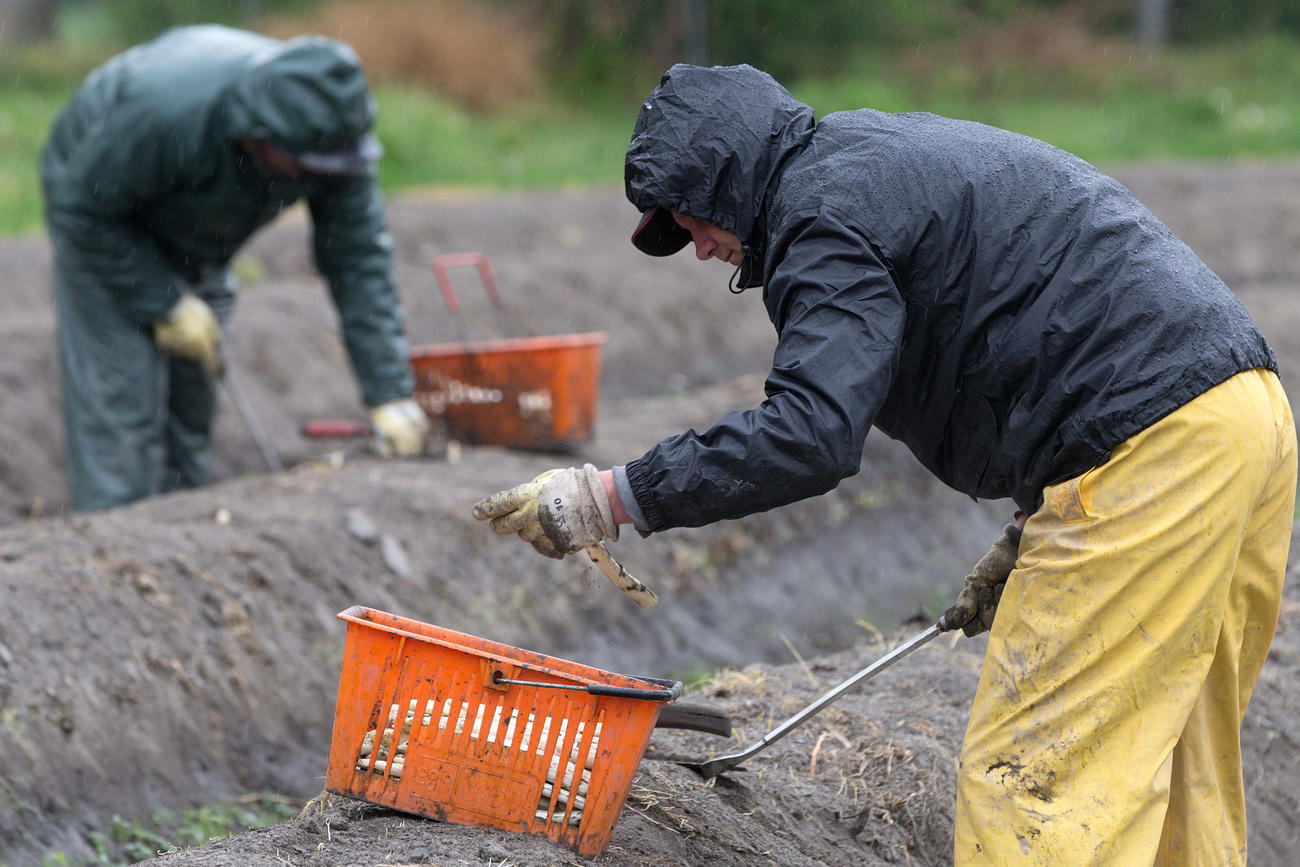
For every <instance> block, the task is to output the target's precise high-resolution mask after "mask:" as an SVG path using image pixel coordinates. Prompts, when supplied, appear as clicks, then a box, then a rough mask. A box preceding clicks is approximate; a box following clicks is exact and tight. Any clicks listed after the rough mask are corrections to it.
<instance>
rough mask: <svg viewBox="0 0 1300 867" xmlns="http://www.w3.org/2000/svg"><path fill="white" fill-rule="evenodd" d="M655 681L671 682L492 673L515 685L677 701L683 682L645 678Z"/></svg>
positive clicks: (608, 695) (494, 677) (618, 696)
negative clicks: (613, 682)
mask: <svg viewBox="0 0 1300 867" xmlns="http://www.w3.org/2000/svg"><path fill="white" fill-rule="evenodd" d="M645 679H646V680H651V681H654V682H655V683H663V684H671V686H667V687H665V688H664V689H638V688H636V687H631V686H609V685H607V684H603V683H589V684H585V685H584V684H577V683H545V682H544V681H540V680H514V679H512V678H509V677H502V676H501V672H497V673H495V674H493V675H492V682H493V683H512V684H514V685H515V686H544V687H546V688H547V689H572V690H578V691H580V692H585V693H587V694H588V695H597V696H606V697H608V698H641V699H646V700H647V701H676V700H677V697H678V696H680V695H681V694H682V684H681V682H680V681H668V680H661V679H659V678H657V677H655V678H645Z"/></svg>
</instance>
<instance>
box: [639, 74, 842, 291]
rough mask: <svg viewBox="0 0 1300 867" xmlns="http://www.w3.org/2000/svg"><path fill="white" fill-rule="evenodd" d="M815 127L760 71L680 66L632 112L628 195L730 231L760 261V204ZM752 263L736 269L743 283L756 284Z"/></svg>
mask: <svg viewBox="0 0 1300 867" xmlns="http://www.w3.org/2000/svg"><path fill="white" fill-rule="evenodd" d="M815 125H816V122H815V120H814V117H813V110H812V109H811V108H810V107H809V106H807V105H804V104H803V103H801V102H799V101H798V100H797V99H795V98H794V97H793V96H791V95H790V92H789V91H787V90H786V89H785V88H784V87H782V86H781V85H780V84H779V83H778V82H777V81H776V79H774V78H772V76H770V75H768V74H767V73H765V72H762V71H761V70H758V69H755V68H754V67H752V66H747V65H740V66H714V67H701V66H691V65H688V64H684V63H679V64H677V65H675V66H673V67H672V68H671V69H669V70H668V72H666V73H665V74H664V76H663V78H662V79H661V80H660V82H659V85H658V86H657V87H656V88H655V89H654V91H653V92H652V93H651V94H650V96H649V97H647V98H646V101H645V103H644V104H642V106H641V112H640V114H639V115H638V116H637V120H636V126H635V127H634V128H633V130H632V142H631V144H630V145H629V146H628V150H627V159H626V161H625V163H624V185H625V187H626V191H627V197H628V200H629V201H630V202H632V204H634V205H636V207H637V209H638V210H640V211H643V212H644V211H646V210H649V209H650V208H653V207H655V206H659V207H662V208H671V209H673V210H675V211H677V212H678V213H681V214H685V215H686V216H689V217H695V218H697V219H700V220H704V221H705V222H708V223H710V224H712V225H714V226H717V227H718V228H719V229H724V230H726V231H728V232H731V233H733V234H734V235H736V237H738V238H739V239H740V241H741V243H742V244H743V245H744V248H745V256H746V258H747V259H751V257H752V259H751V262H752V263H753V265H758V264H761V263H762V262H763V256H764V251H763V229H764V219H763V209H764V203H765V202H766V201H767V200H768V198H769V195H770V193H771V191H772V188H773V187H774V186H775V185H776V184H777V183H778V182H779V180H780V171H781V166H782V165H783V164H784V163H785V161H786V160H787V159H788V158H789V157H790V156H791V155H792V154H794V153H796V152H798V151H799V150H801V149H802V148H803V147H804V145H806V144H807V143H808V141H809V139H810V138H811V137H812V134H813V128H814V127H815ZM753 265H751V266H749V267H747V268H745V269H742V271H743V272H744V273H745V274H746V276H747V277H748V278H749V279H747V280H745V281H743V282H742V284H741V285H742V286H745V287H747V286H756V285H760V284H761V283H762V282H763V273H762V268H760V267H753Z"/></svg>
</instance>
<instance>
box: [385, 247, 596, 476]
mask: <svg viewBox="0 0 1300 867" xmlns="http://www.w3.org/2000/svg"><path fill="white" fill-rule="evenodd" d="M429 264H430V267H431V268H432V269H433V273H434V276H435V277H436V278H437V281H438V287H439V289H440V290H441V291H442V297H443V300H444V301H445V302H446V304H447V312H448V314H449V315H450V316H451V318H452V320H453V321H454V322H455V323H456V324H457V325H458V326H460V329H461V331H462V332H464V330H465V323H464V318H463V315H462V313H461V308H460V300H459V299H458V298H457V297H456V291H455V289H454V288H452V285H451V277H450V275H449V271H450V270H451V269H452V268H459V267H466V266H470V267H473V268H475V269H476V270H477V271H478V276H479V281H480V282H481V283H482V284H483V290H484V292H485V293H486V294H487V297H488V300H489V301H490V302H491V304H492V306H493V307H494V308H495V310H496V311H497V313H498V314H499V315H501V314H504V312H505V308H504V306H503V305H502V303H501V293H500V291H499V290H498V289H497V284H496V279H495V278H494V277H493V276H492V268H491V266H490V265H489V264H488V260H487V257H486V256H484V255H483V254H482V253H447V254H445V255H442V256H436V257H433V258H432V259H431V261H430V263H429ZM606 340H607V336H606V335H605V334H604V333H603V332H588V333H583V334H560V335H554V336H545V337H502V338H498V339H491V340H476V341H471V340H468V339H465V340H461V341H459V342H457V343H444V344H435V345H432V346H423V347H417V348H413V349H412V350H411V352H410V362H411V368H412V371H413V372H414V375H415V397H416V399H417V400H418V401H419V402H420V405H421V406H422V407H424V411H425V412H426V413H428V415H429V416H430V417H431V418H433V419H434V420H441V421H442V422H443V424H444V425H445V427H446V430H447V433H448V435H449V436H451V437H453V438H455V439H459V440H463V441H465V442H469V443H478V444H487V445H500V446H508V447H511V448H522V449H536V450H545V451H570V450H572V449H573V447H575V446H576V445H578V444H579V443H581V442H584V441H585V440H588V439H590V438H591V434H592V429H593V427H594V426H595V421H596V404H597V400H598V398H599V396H600V348H601V346H602V345H603V344H604V343H605V342H606Z"/></svg>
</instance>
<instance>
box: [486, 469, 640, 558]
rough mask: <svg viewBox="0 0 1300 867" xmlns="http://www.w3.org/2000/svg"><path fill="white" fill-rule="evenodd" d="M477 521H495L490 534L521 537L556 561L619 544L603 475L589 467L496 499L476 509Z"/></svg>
mask: <svg viewBox="0 0 1300 867" xmlns="http://www.w3.org/2000/svg"><path fill="white" fill-rule="evenodd" d="M474 517H475V518H478V519H479V520H480V521H486V520H488V519H491V521H492V529H493V530H495V531H497V532H498V533H500V534H501V535H503V536H506V535H509V534H511V533H518V534H519V538H521V539H523V540H524V541H525V542H528V543H529V544H531V545H532V546H533V547H534V548H536V549H537V552H538V553H539V554H545V555H546V556H547V557H551V558H553V559H556V560H560V559H563V557H564V555H565V554H573V553H574V552H576V551H581V550H582V549H583V548H585V547H586V546H588V545H591V544H593V543H595V542H599V541H601V540H603V539H617V538H618V525H617V524H615V523H614V515H613V513H612V512H611V511H610V506H609V498H608V497H607V496H605V486H604V485H602V484H601V483H600V472H599V471H598V470H597V469H596V468H595V467H594V466H592V465H591V464H586V465H584V466H583V468H582V469H576V468H575V467H569V468H568V469H564V470H547V471H546V472H544V473H542V474H541V475H540V476H538V477H537V478H535V479H533V480H532V481H531V482H528V483H527V484H523V485H519V486H518V487H515V488H511V489H510V490H508V491H501V492H500V493H496V494H493V495H492V496H490V497H488V498H487V499H486V500H483V501H482V502H479V503H476V504H475V506H474Z"/></svg>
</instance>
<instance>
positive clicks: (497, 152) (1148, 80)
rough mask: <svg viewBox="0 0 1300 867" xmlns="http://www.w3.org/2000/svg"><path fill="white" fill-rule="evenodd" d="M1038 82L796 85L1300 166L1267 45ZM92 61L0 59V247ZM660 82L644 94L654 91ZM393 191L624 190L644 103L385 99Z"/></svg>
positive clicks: (1293, 83) (867, 72) (1032, 129)
mask: <svg viewBox="0 0 1300 867" xmlns="http://www.w3.org/2000/svg"><path fill="white" fill-rule="evenodd" d="M1133 51H1134V50H1133V49H1131V48H1127V49H1117V51H1116V52H1115V54H1114V56H1113V58H1111V61H1112V62H1110V63H1108V64H1096V63H1093V64H1091V65H1089V66H1087V67H1084V66H1080V67H1079V68H1077V69H1066V70H1064V71H1059V70H1058V71H1057V72H1056V73H1055V74H1053V75H1049V76H1045V75H1043V74H1042V73H1041V71H1039V70H1035V69H1034V68H1032V67H1030V66H1027V65H1024V64H1020V63H1018V62H1017V61H1016V59H1015V58H1006V59H1005V60H1001V61H998V62H995V63H992V64H988V65H985V66H983V67H981V68H980V69H972V68H970V67H969V65H964V64H962V63H953V64H952V65H951V66H948V67H942V68H940V69H939V71H938V73H933V74H930V75H927V76H925V77H924V80H922V79H921V78H909V77H908V76H907V75H906V74H904V73H901V72H899V70H898V69H897V67H896V65H895V64H894V63H893V62H892V59H891V58H888V57H874V58H865V59H864V60H863V61H862V62H861V64H860V66H859V68H857V69H854V70H851V71H847V72H844V73H843V74H841V75H839V76H837V77H836V78H834V79H809V80H802V81H793V82H787V84H788V86H789V87H790V89H791V90H792V91H793V92H794V94H795V95H796V96H797V97H799V98H800V99H802V100H804V101H805V102H807V103H809V104H810V105H812V106H813V108H814V109H816V110H817V112H818V114H819V115H820V114H825V113H827V112H830V111H836V110H840V109H850V108H858V107H862V106H870V107H873V108H879V109H882V110H886V111H932V112H935V113H938V114H946V115H949V116H953V117H961V118H966V119H970V120H978V121H982V122H985V123H990V124H994V125H997V126H1003V127H1006V128H1008V129H1012V130H1015V131H1017V132H1022V133H1025V134H1027V135H1032V136H1035V137H1038V138H1042V139H1045V140H1047V141H1050V142H1052V143H1053V144H1055V145H1057V146H1059V147H1062V148H1065V149H1066V150H1069V151H1073V152H1074V153H1077V154H1079V155H1080V156H1082V157H1084V158H1085V159H1088V160H1090V161H1092V162H1094V163H1097V164H1099V165H1107V164H1116V163H1123V162H1132V161H1138V160H1163V159H1184V160H1189V159H1238V160H1241V159H1265V158H1283V157H1289V156H1293V155H1295V154H1297V153H1300V43H1298V42H1297V41H1296V40H1294V39H1291V38H1285V37H1280V36H1267V37H1263V38H1255V39H1250V40H1243V41H1239V42H1235V43H1231V44H1220V45H1215V46H1202V47H1190V48H1172V49H1167V50H1166V51H1164V52H1163V53H1161V54H1160V55H1158V56H1152V55H1142V56H1137V55H1135V54H1134V53H1133ZM97 59H98V57H97V56H96V55H95V53H94V51H93V49H88V48H86V47H82V48H81V49H80V50H77V51H66V50H59V51H53V50H48V49H36V50H27V51H21V50H10V51H6V52H4V54H3V55H2V56H0V234H14V233H22V232H32V231H39V229H40V192H39V179H38V176H37V168H36V166H37V161H38V158H39V152H40V147H41V145H42V143H43V142H44V139H45V135H46V131H47V130H48V128H49V125H50V122H51V120H52V119H53V117H54V115H55V113H56V112H57V111H58V109H59V107H60V106H61V105H62V104H63V102H64V101H66V100H67V98H68V97H69V96H70V95H71V93H72V91H73V90H74V89H75V87H76V85H77V83H78V82H79V81H80V79H81V77H82V76H83V75H84V73H85V72H86V71H87V70H89V69H90V68H91V67H92V66H93V65H94V62H95V61H96V60H97ZM652 84H653V81H651V82H650V83H649V84H648V85H647V88H648V87H649V86H651V85H652ZM375 92H376V98H377V100H378V103H379V122H378V133H379V135H380V137H381V138H382V140H383V142H384V144H385V147H386V149H387V153H386V155H385V157H384V159H383V161H382V164H381V169H380V170H381V177H382V181H383V185H384V188H385V189H386V190H387V191H388V192H390V193H392V192H396V191H400V190H403V189H409V188H412V187H424V186H435V185H457V186H471V187H483V188H492V189H501V188H530V187H531V188H537V187H557V186H570V185H592V184H607V185H617V184H619V183H620V182H621V179H622V172H623V151H624V149H625V148H626V146H627V141H628V137H629V136H630V134H631V129H632V124H633V122H634V120H635V118H636V112H637V109H638V107H639V102H638V101H636V100H629V99H617V98H613V97H609V96H608V95H606V96H603V97H600V98H597V99H591V100H589V101H585V102H584V101H582V100H580V99H578V98H575V97H573V96H571V95H570V94H566V93H563V92H558V93H554V94H553V95H552V96H551V97H550V98H548V99H547V100H545V101H544V102H543V103H540V104H534V105H530V106H527V107H525V108H520V109H518V110H515V111H512V112H508V113H505V114H498V115H490V116H489V115H476V114H472V113H470V112H468V111H466V110H464V109H462V108H460V107H458V106H456V105H454V104H452V103H450V102H448V101H446V100H444V99H442V98H440V97H439V96H438V95H437V94H435V93H433V92H431V91H429V90H427V89H423V88H417V87H413V86H401V85H391V84H388V85H378V86H376V88H375Z"/></svg>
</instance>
